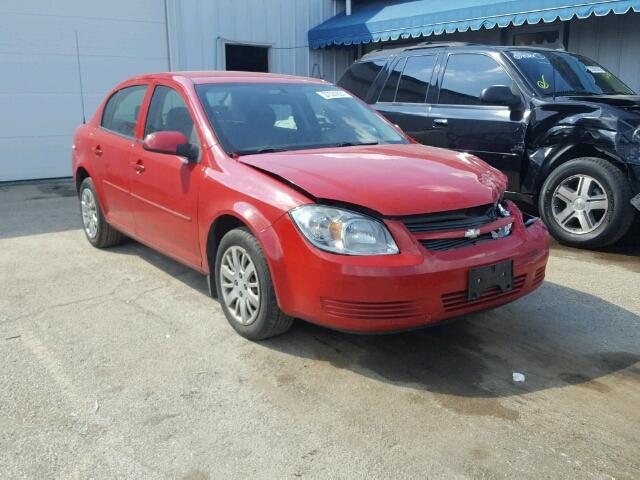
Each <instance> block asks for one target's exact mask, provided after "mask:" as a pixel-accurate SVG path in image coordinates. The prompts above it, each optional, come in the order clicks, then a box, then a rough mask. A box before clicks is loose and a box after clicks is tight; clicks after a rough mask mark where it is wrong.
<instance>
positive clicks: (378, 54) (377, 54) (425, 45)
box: [359, 42, 558, 61]
mask: <svg viewBox="0 0 640 480" xmlns="http://www.w3.org/2000/svg"><path fill="white" fill-rule="evenodd" d="M430 48H452V49H461V50H470V49H473V50H486V51H493V52H501V51H505V50H539V51H547V52H557V51H558V50H554V49H552V48H544V47H532V46H514V45H483V44H480V43H466V42H422V43H418V44H415V45H404V46H401V47H396V48H385V49H378V50H374V51H372V52H369V53H367V54H366V55H363V56H362V58H360V60H359V61H367V60H375V59H377V58H387V57H390V56H392V55H397V54H399V53H403V52H406V51H412V50H428V49H430Z"/></svg>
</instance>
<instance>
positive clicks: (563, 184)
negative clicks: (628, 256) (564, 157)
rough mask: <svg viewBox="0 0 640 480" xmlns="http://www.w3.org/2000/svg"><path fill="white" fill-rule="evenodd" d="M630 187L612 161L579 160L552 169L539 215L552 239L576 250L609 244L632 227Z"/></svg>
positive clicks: (545, 182) (540, 200)
mask: <svg viewBox="0 0 640 480" xmlns="http://www.w3.org/2000/svg"><path fill="white" fill-rule="evenodd" d="M630 200H631V186H630V185H629V182H628V180H627V178H626V177H625V175H624V173H623V172H622V171H620V170H619V169H618V168H616V167H615V166H614V165H613V164H612V163H611V162H609V161H607V160H604V159H602V158H597V157H582V158H576V159H574V160H570V161H568V162H566V163H563V164H562V165H560V166H559V167H558V168H556V169H555V170H553V171H552V172H551V173H550V174H549V176H548V177H547V179H546V180H545V181H544V184H543V185H542V189H541V191H540V196H539V200H538V207H539V209H540V215H541V216H542V219H543V220H544V222H545V224H546V225H547V227H548V228H549V231H550V232H551V234H552V235H553V237H554V238H555V239H556V240H558V241H559V242H560V243H563V244H566V245H570V246H573V247H578V248H596V247H604V246H606V245H610V244H612V243H614V242H616V241H618V240H619V239H620V238H622V237H623V236H624V235H625V234H626V233H627V231H628V230H629V228H630V227H631V225H632V224H633V219H634V211H633V208H632V206H631V204H630Z"/></svg>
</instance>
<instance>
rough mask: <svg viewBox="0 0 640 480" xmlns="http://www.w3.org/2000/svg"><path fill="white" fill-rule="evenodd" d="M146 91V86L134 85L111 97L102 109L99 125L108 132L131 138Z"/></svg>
mask: <svg viewBox="0 0 640 480" xmlns="http://www.w3.org/2000/svg"><path fill="white" fill-rule="evenodd" d="M146 91H147V86H146V85H136V86H135V87H126V88H123V89H122V90H118V91H117V92H116V93H114V94H113V95H111V98H110V99H109V100H108V101H107V104H106V105H105V107H104V112H103V113H102V122H101V123H100V125H102V126H103V127H104V128H106V129H108V130H112V131H114V132H117V133H120V134H122V135H126V136H128V137H133V136H134V134H135V131H136V122H137V121H138V114H139V113H140V106H141V105H142V100H143V99H144V94H145V92H146Z"/></svg>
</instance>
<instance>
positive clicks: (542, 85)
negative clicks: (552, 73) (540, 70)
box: [536, 75, 549, 90]
mask: <svg viewBox="0 0 640 480" xmlns="http://www.w3.org/2000/svg"><path fill="white" fill-rule="evenodd" d="M536 85H538V87H540V88H541V89H543V90H546V89H547V88H549V83H548V82H547V81H546V80H545V79H544V75H540V80H538V81H537V82H536Z"/></svg>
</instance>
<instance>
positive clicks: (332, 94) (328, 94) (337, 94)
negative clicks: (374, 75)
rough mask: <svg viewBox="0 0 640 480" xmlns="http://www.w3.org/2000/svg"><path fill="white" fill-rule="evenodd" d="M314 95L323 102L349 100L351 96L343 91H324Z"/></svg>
mask: <svg viewBox="0 0 640 480" xmlns="http://www.w3.org/2000/svg"><path fill="white" fill-rule="evenodd" d="M316 93H317V94H318V95H320V96H321V97H322V98H324V99H325V100H333V99H334V98H351V95H349V94H348V93H347V92H345V91H343V90H324V91H320V92H316Z"/></svg>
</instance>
